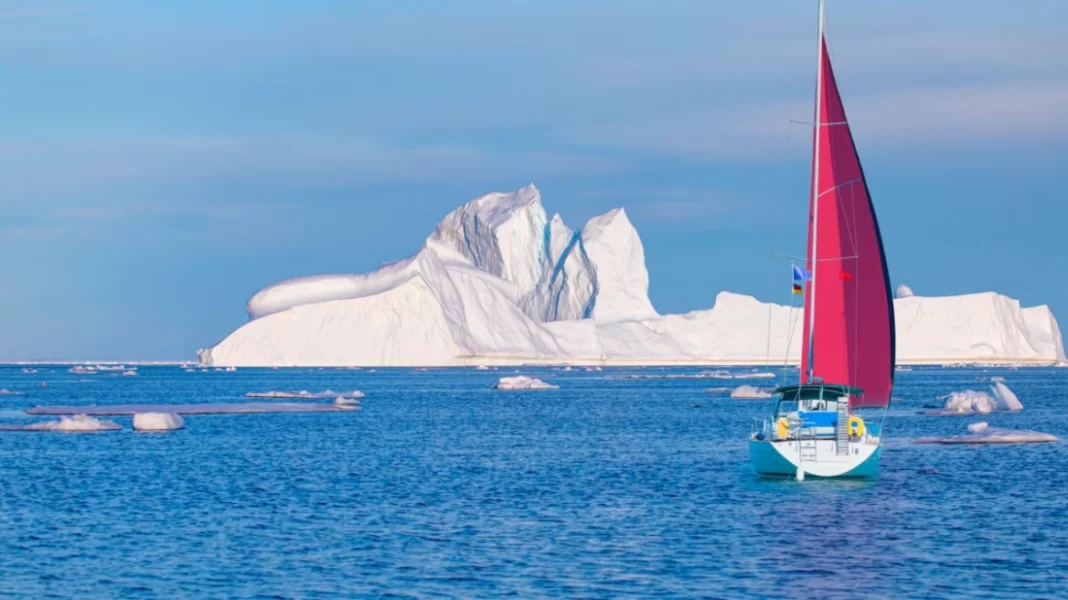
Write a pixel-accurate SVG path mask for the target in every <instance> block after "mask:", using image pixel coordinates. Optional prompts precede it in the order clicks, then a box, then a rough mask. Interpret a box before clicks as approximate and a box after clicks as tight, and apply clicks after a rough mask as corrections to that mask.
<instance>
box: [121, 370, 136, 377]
mask: <svg viewBox="0 0 1068 600" xmlns="http://www.w3.org/2000/svg"><path fill="white" fill-rule="evenodd" d="M122 376H123V377H137V371H132V370H131V371H123V372H122Z"/></svg>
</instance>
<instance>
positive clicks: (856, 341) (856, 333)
mask: <svg viewBox="0 0 1068 600" xmlns="http://www.w3.org/2000/svg"><path fill="white" fill-rule="evenodd" d="M855 189H856V187H855V186H850V187H849V202H850V206H851V208H852V209H853V229H854V235H855V230H856V228H857V198H856V194H854V193H853V191H854V190H855ZM853 252H855V253H857V254H858V255H859V254H860V248H859V247H858V246H857V242H856V240H855V239H854V240H853ZM853 271H854V273H853V278H854V282H853V321H854V325H853V365H854V369H855V370H856V372H857V373H858V375H859V372H860V362H859V360H860V320H859V317H858V315H859V314H860V313H859V311H860V260H857V262H856V265H855V268H854V269H853ZM857 379H858V380H859V379H860V378H859V376H858V377H857ZM854 385H855V384H854ZM880 435H881V434H880Z"/></svg>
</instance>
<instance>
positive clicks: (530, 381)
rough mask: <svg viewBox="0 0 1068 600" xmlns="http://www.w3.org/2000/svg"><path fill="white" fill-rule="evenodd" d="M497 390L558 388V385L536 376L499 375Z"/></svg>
mask: <svg viewBox="0 0 1068 600" xmlns="http://www.w3.org/2000/svg"><path fill="white" fill-rule="evenodd" d="M497 389H499V390H558V389H560V386H558V385H553V384H551V383H545V382H544V381H542V380H540V379H538V378H537V377H527V376H526V375H517V376H515V377H501V379H500V381H498V382H497Z"/></svg>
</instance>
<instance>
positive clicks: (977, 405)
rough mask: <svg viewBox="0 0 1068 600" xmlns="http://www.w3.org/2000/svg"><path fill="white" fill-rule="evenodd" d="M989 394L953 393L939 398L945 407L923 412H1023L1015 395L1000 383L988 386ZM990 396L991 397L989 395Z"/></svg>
mask: <svg viewBox="0 0 1068 600" xmlns="http://www.w3.org/2000/svg"><path fill="white" fill-rule="evenodd" d="M990 392H991V393H990V394H987V393H986V392H977V391H975V390H964V391H961V392H953V393H952V394H949V395H946V396H940V397H939V400H944V401H945V405H944V406H943V407H942V408H941V409H936V410H929V411H924V412H923V413H922V414H925V415H972V414H983V415H985V414H989V413H992V412H994V411H1008V412H1016V411H1020V410H1023V404H1022V403H1021V402H1020V399H1019V398H1017V397H1016V394H1015V393H1013V391H1012V390H1010V389H1009V386H1007V385H1005V384H1004V383H1002V382H1001V381H995V382H994V385H992V386H990ZM991 394H992V395H991Z"/></svg>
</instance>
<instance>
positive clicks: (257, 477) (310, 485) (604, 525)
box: [0, 366, 1068, 599]
mask: <svg viewBox="0 0 1068 600" xmlns="http://www.w3.org/2000/svg"><path fill="white" fill-rule="evenodd" d="M37 368H38V372H37V373H23V372H21V370H20V368H19V367H0V388H8V389H11V390H16V391H24V392H26V395H25V396H0V425H15V424H21V423H30V422H35V421H41V420H44V419H46V418H42V417H29V416H27V415H25V414H24V413H22V412H21V411H22V410H23V409H25V408H28V407H31V406H35V405H48V404H111V403H146V402H157V403H193V402H232V401H239V400H240V399H241V397H242V396H243V395H244V394H245V393H246V392H253V391H267V390H299V389H307V390H311V391H320V390H322V389H325V388H330V389H334V390H351V389H359V390H362V391H364V392H365V393H366V394H367V396H366V398H365V399H363V401H362V402H363V407H364V408H363V410H362V411H359V412H350V413H328V414H266V415H234V416H227V415H210V416H189V417H186V419H185V422H186V427H185V429H183V430H180V431H174V432H169V433H164V434H143V433H135V432H133V431H132V430H131V427H130V418H129V417H105V418H108V419H111V420H114V421H116V422H118V423H120V424H122V425H123V426H124V429H123V430H122V431H112V432H102V433H92V434H62V433H44V432H35V433H28V432H2V433H0V502H2V505H0V508H2V510H0V549H2V552H0V597H4V598H23V597H25V598H48V597H77V598H117V597H129V598H138V597H144V598H178V597H197V598H335V597H350V598H351V597H383V596H394V597H412V598H451V597H465V598H475V597H480V598H496V597H501V596H514V597H521V598H536V597H576V598H609V597H611V598H616V597H631V598H695V597H708V598H743V597H797V598H805V597H819V598H855V597H867V598H904V597H928V598H943V597H944V598H954V597H969V598H998V599H1004V598H1028V597H1064V595H1065V589H1066V586H1068V581H1066V575H1065V570H1066V569H1068V445H1066V444H1065V443H1064V442H1059V443H1056V444H1045V445H1021V446H1006V447H993V446H990V447H965V446H929V445H918V444H912V443H911V442H910V440H911V439H912V438H915V437H919V436H930V435H954V434H959V433H964V432H965V427H966V425H967V424H969V423H972V422H975V421H977V420H979V419H977V418H971V417H928V416H919V415H916V414H915V412H916V411H917V410H919V409H920V408H921V407H922V406H923V405H924V404H927V403H932V402H934V401H935V397H936V396H938V395H941V394H946V393H949V392H952V391H957V390H963V389H967V388H972V389H985V386H987V385H988V384H986V383H980V382H978V381H977V378H981V377H989V376H992V375H1001V376H1004V377H1005V379H1006V383H1007V385H1008V386H1009V387H1010V388H1012V389H1013V391H1015V392H1016V394H1017V395H1018V396H1019V398H1020V400H1021V402H1023V404H1024V407H1025V408H1024V410H1023V411H1022V412H1020V413H1015V414H995V415H989V416H986V417H984V420H986V421H988V422H989V423H990V424H991V425H994V426H999V427H1017V428H1027V429H1036V430H1039V431H1045V432H1049V433H1053V434H1055V435H1058V436H1060V437H1062V438H1063V439H1066V440H1068V411H1065V410H1064V407H1065V405H1066V403H1068V369H1054V368H1045V369H1038V368H1034V369H1019V370H1008V369H989V370H982V369H934V368H930V369H927V368H923V369H921V368H916V369H914V370H913V371H912V372H905V373H900V374H899V375H898V378H897V387H896V389H895V396H897V397H899V398H900V400H899V401H897V402H896V403H895V405H894V406H893V407H891V409H890V411H889V412H888V413H887V419H886V426H885V435H886V437H885V449H884V453H883V459H882V475H881V476H880V477H879V478H878V479H875V480H872V481H867V482H858V481H819V480H811V479H810V480H808V481H805V482H802V483H798V482H795V481H765V480H760V479H758V478H757V477H756V476H755V475H754V473H753V471H752V468H751V467H750V465H749V463H748V454H747V450H746V443H745V440H746V436H747V434H748V432H749V429H750V423H751V421H752V419H753V418H757V417H763V416H766V415H767V414H768V412H769V411H770V410H771V408H772V402H771V401H768V400H757V401H754V400H732V399H729V398H728V397H727V393H718V394H712V393H708V392H707V391H706V389H707V388H708V387H712V386H721V385H731V382H726V383H724V382H721V381H712V380H697V379H679V378H672V379H656V378H652V379H624V378H617V377H618V376H619V375H623V374H628V373H642V374H692V373H695V372H697V371H699V370H698V369H653V368H648V369H605V370H604V371H601V372H586V371H584V370H582V369H578V370H573V371H570V372H564V371H560V370H555V369H551V368H523V369H518V370H519V371H521V372H522V373H524V374H528V375H537V376H540V377H542V378H543V379H545V380H547V381H550V382H552V383H555V384H557V385H559V386H560V389H559V390H554V391H529V392H505V391H498V390H494V389H492V386H493V384H494V383H495V382H496V380H497V378H498V377H501V376H502V375H512V374H515V372H516V371H517V369H514V368H502V369H499V370H491V371H476V370H473V369H430V370H427V371H421V370H415V369H377V370H375V371H374V372H371V371H370V370H368V369H363V370H338V369H280V370H270V369H242V370H239V371H237V372H215V371H207V372H201V371H197V372H193V373H187V372H185V371H184V370H183V369H181V368H178V367H140V368H139V369H138V372H139V375H138V376H137V377H121V376H113V375H112V374H111V373H107V372H105V373H98V374H93V375H77V374H71V373H68V372H67V368H66V367H65V366H64V367H56V366H52V367H49V366H41V367H37ZM42 381H45V382H47V384H48V386H47V387H39V385H40V383H41V382H42ZM740 383H752V382H736V383H734V385H737V384H740ZM761 383H767V382H758V383H757V384H758V385H759V384H761ZM50 418H51V417H48V419H50Z"/></svg>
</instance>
